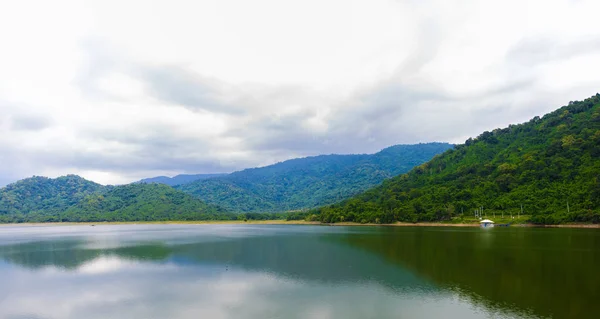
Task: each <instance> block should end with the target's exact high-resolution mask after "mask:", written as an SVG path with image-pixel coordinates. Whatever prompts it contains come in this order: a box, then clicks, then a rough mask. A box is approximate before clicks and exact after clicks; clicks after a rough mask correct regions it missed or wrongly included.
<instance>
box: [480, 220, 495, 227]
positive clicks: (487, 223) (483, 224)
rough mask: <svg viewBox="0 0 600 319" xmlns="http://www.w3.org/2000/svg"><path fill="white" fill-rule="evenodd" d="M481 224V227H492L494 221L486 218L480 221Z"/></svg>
mask: <svg viewBox="0 0 600 319" xmlns="http://www.w3.org/2000/svg"><path fill="white" fill-rule="evenodd" d="M479 225H481V228H490V227H494V222H493V221H491V220H489V219H484V220H482V221H480V222H479Z"/></svg>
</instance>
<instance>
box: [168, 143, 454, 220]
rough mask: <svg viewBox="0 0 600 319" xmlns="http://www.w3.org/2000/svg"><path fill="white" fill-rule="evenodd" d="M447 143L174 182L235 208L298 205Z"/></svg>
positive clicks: (350, 188) (367, 183)
mask: <svg viewBox="0 0 600 319" xmlns="http://www.w3.org/2000/svg"><path fill="white" fill-rule="evenodd" d="M450 148H452V145H450V144H447V143H429V144H417V145H396V146H392V147H388V148H386V149H384V150H382V151H380V152H378V153H375V154H361V155H321V156H314V157H307V158H298V159H293V160H288V161H285V162H281V163H277V164H274V165H270V166H266V167H261V168H253V169H246V170H243V171H239V172H235V173H232V174H229V175H226V176H222V177H216V178H210V179H204V180H198V181H195V182H192V183H188V184H183V185H179V186H177V187H176V188H177V189H180V190H182V191H184V192H186V193H188V194H191V195H194V196H197V197H198V198H200V199H202V200H203V201H206V202H207V203H211V204H215V205H219V206H221V207H224V208H226V209H228V210H230V211H234V212H283V211H290V210H301V209H305V208H313V207H317V206H321V205H326V204H332V203H335V202H338V201H341V200H343V199H346V198H348V197H350V196H352V195H355V194H358V193H360V192H363V191H365V190H367V189H369V188H371V187H373V186H376V185H378V184H380V183H381V182H382V181H383V180H385V179H387V178H391V177H393V176H396V175H398V174H402V173H405V172H408V171H409V170H410V169H412V168H413V167H415V166H417V165H420V164H422V163H425V162H427V161H428V160H430V159H431V158H433V157H434V156H435V155H436V154H440V153H442V152H444V151H446V150H448V149H450Z"/></svg>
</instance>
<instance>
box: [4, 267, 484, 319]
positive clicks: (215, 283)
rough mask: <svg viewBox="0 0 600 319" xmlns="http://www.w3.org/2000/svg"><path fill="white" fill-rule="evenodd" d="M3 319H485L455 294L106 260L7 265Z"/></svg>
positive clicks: (373, 284)
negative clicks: (64, 265) (69, 265)
mask: <svg viewBox="0 0 600 319" xmlns="http://www.w3.org/2000/svg"><path fill="white" fill-rule="evenodd" d="M0 281H1V282H3V283H4V284H3V285H2V287H0V291H2V290H5V292H6V291H8V295H7V297H6V298H5V299H4V300H3V301H1V304H0V318H12V317H19V316H24V315H25V316H28V317H30V318H35V317H36V316H37V317H42V318H89V319H95V318H211V319H220V318H223V319H225V318H257V319H258V318H260V319H263V318H311V319H312V318H314V319H328V318H441V317H445V316H446V315H447V314H452V315H453V316H456V317H460V318H481V317H487V315H485V313H483V312H481V311H482V310H481V309H475V308H474V306H473V305H471V304H469V303H465V302H464V301H461V300H459V298H456V296H455V295H453V294H444V293H432V292H429V293H425V292H422V293H421V294H415V293H412V294H409V293H397V292H394V291H392V290H390V289H387V288H385V287H383V286H380V285H378V284H376V283H373V282H363V283H361V284H358V283H353V284H340V285H333V284H319V283H315V282H304V281H298V280H290V279H283V278H282V277H279V276H276V275H272V274H267V273H260V272H247V271H242V270H240V269H237V268H233V269H228V270H226V269H225V266H223V265H214V266H194V267H190V266H177V265H175V264H172V263H167V264H153V263H138V262H133V261H128V260H123V259H119V258H117V257H112V256H109V257H100V258H97V259H94V260H93V261H91V262H87V263H84V264H83V265H81V266H79V267H78V268H77V269H76V270H75V271H73V272H69V271H63V270H61V269H59V268H54V269H53V267H45V268H44V269H42V270H40V271H26V270H22V269H19V268H12V267H9V268H8V269H7V271H5V272H3V273H2V274H0Z"/></svg>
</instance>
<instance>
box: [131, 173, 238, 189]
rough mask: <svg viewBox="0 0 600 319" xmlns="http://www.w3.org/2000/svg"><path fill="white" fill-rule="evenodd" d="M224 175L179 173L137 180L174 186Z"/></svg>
mask: <svg viewBox="0 0 600 319" xmlns="http://www.w3.org/2000/svg"><path fill="white" fill-rule="evenodd" d="M225 175H227V174H193V175H188V174H180V175H177V176H173V177H167V176H157V177H151V178H144V179H142V180H140V181H138V183H144V184H151V183H157V184H165V185H169V186H175V185H181V184H187V183H191V182H193V181H197V180H201V179H207V178H214V177H221V176H225Z"/></svg>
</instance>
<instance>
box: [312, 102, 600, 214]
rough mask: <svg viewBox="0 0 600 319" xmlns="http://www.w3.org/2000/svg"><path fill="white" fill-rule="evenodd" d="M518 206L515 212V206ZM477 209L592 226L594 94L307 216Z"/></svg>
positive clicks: (598, 164)
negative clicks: (523, 213) (522, 213)
mask: <svg viewBox="0 0 600 319" xmlns="http://www.w3.org/2000/svg"><path fill="white" fill-rule="evenodd" d="M521 205H522V206H521ZM481 207H483V208H484V210H485V211H487V214H488V216H490V215H491V213H492V212H496V213H497V214H498V215H500V214H501V213H502V212H506V213H507V214H509V213H510V212H512V213H513V214H515V215H516V214H517V213H518V212H520V211H521V207H523V210H524V212H525V213H526V214H528V215H530V216H531V219H530V221H531V222H533V223H539V224H556V223H564V222H586V223H600V94H596V95H595V96H592V97H590V98H588V99H586V100H584V101H578V102H570V103H569V105H567V106H563V107H561V108H559V109H558V110H556V111H554V112H551V113H549V114H546V115H544V116H543V117H541V118H540V117H538V116H536V117H534V118H533V119H531V120H530V121H529V122H527V123H524V124H519V125H509V126H508V127H506V128H503V129H496V130H493V131H491V132H483V134H481V135H479V137H477V138H475V139H469V140H467V141H466V143H465V144H463V145H458V146H456V148H454V149H453V150H450V151H448V152H446V153H444V154H442V155H440V156H437V157H435V158H434V159H432V160H431V161H429V162H427V163H425V164H423V165H419V166H417V167H416V168H414V169H413V170H411V171H410V172H409V173H408V174H404V175H400V176H396V177H394V178H392V179H389V180H386V181H384V182H383V183H382V184H381V185H380V186H377V187H375V188H373V189H370V190H368V191H366V192H364V193H362V194H359V195H357V196H356V197H353V198H350V199H347V200H344V201H342V202H340V203H337V204H335V205H331V206H326V207H322V208H320V209H317V210H315V211H313V212H311V214H313V213H314V214H315V215H316V216H317V217H318V219H320V220H321V221H324V222H337V221H357V222H376V223H377V222H378V223H390V222H395V221H437V220H449V219H451V218H452V217H456V216H463V214H467V215H469V216H472V214H474V213H473V212H474V210H475V209H478V208H481Z"/></svg>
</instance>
